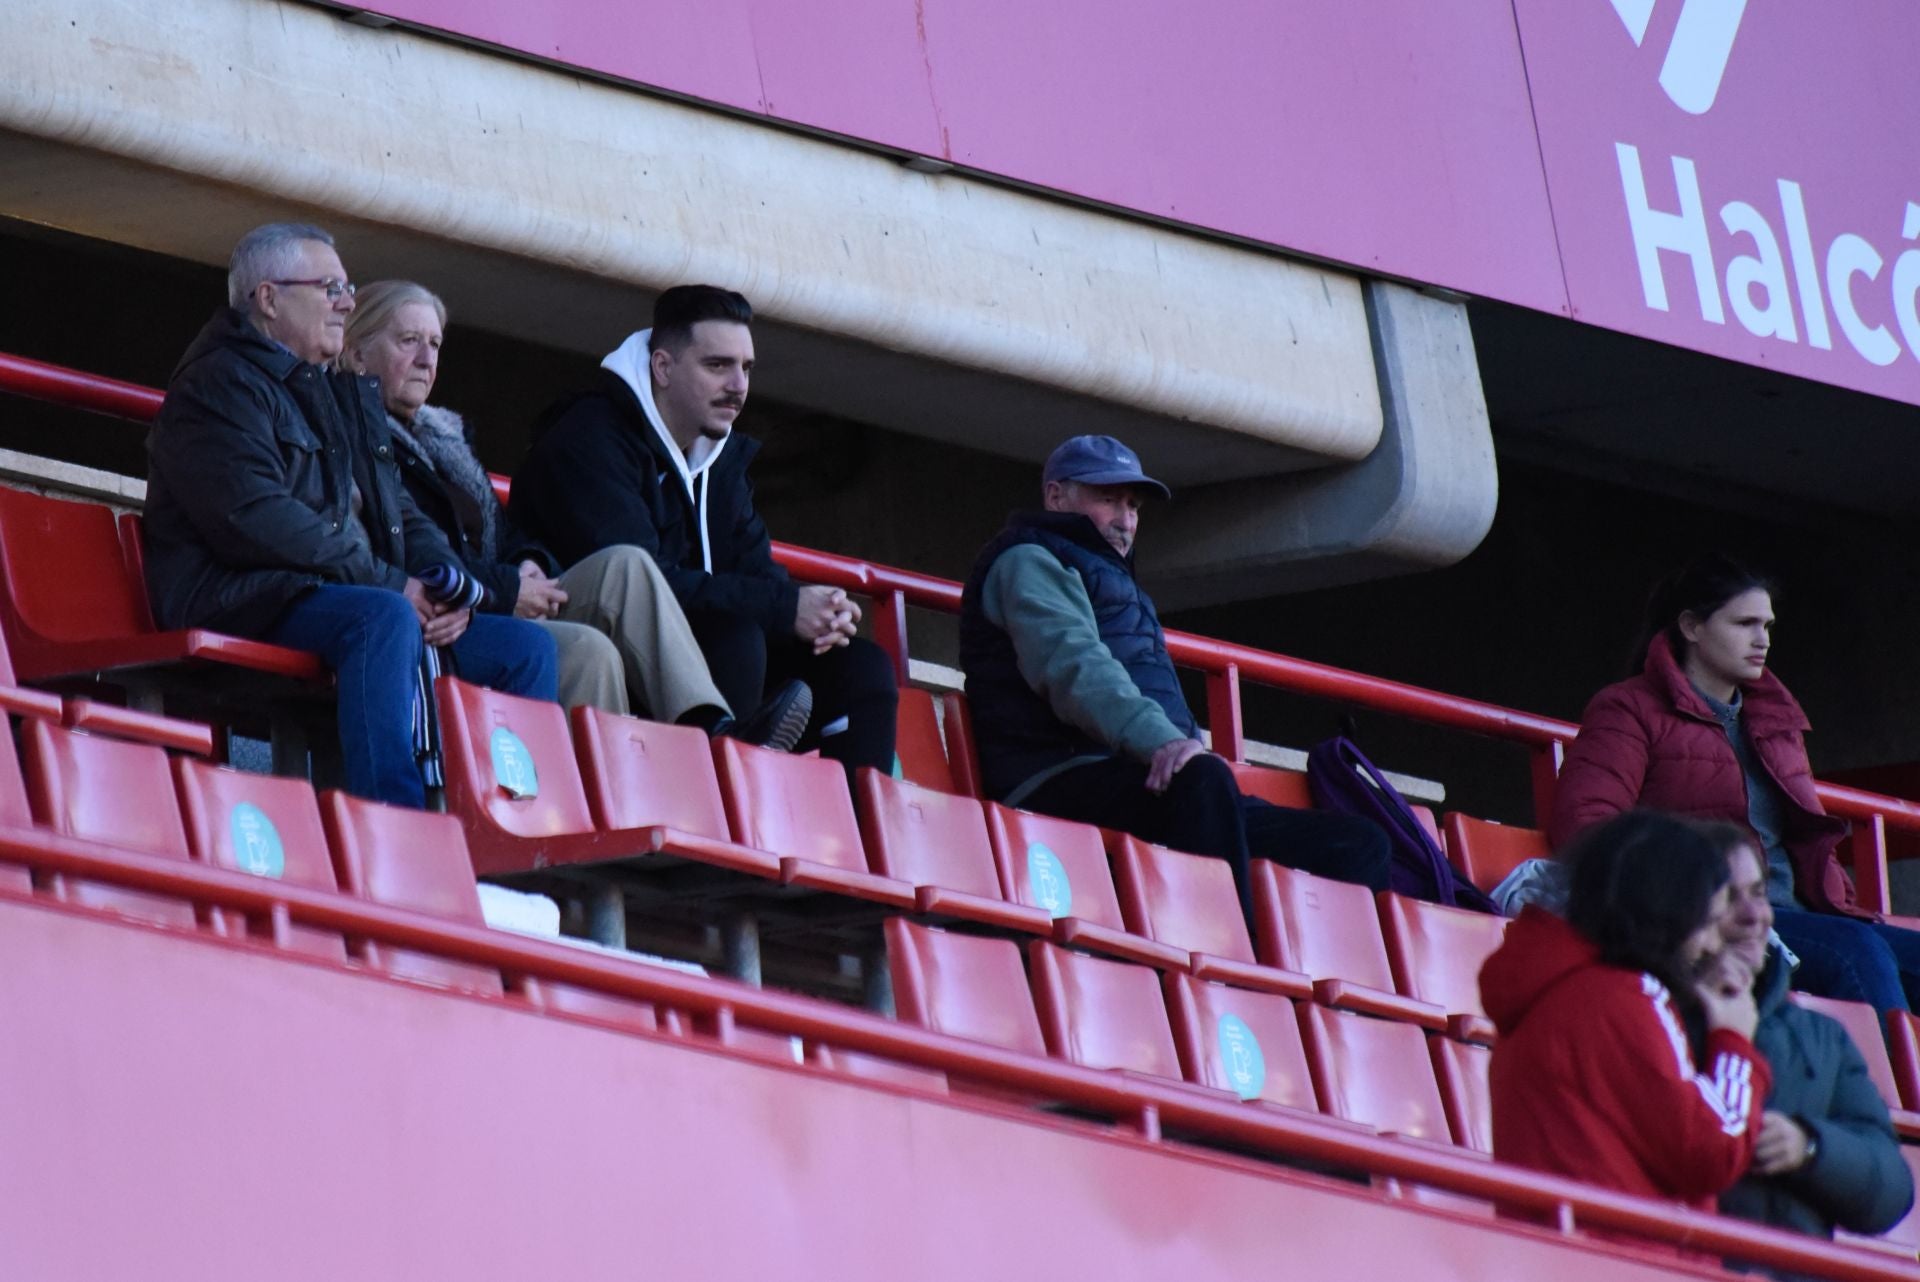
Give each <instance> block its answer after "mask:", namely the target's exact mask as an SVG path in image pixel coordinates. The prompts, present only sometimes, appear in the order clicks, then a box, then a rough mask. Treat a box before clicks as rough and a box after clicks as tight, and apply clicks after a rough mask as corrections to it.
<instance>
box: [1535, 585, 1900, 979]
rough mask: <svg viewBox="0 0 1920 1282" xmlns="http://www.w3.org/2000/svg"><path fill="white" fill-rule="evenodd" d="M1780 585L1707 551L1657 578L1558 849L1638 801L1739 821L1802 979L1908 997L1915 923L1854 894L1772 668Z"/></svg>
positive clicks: (1559, 829) (1585, 746)
mask: <svg viewBox="0 0 1920 1282" xmlns="http://www.w3.org/2000/svg"><path fill="white" fill-rule="evenodd" d="M1773 620H1774V614H1773V597H1772V586H1771V584H1769V583H1768V582H1767V580H1766V579H1765V578H1763V577H1762V576H1760V575H1758V574H1756V573H1754V572H1753V571H1752V570H1750V569H1748V568H1747V567H1745V566H1743V565H1740V564H1739V563H1738V562H1736V561H1733V560H1732V559H1731V558H1728V557H1725V556H1721V555H1712V556H1706V557H1702V558H1701V559H1699V560H1697V561H1695V562H1694V563H1692V564H1690V565H1688V566H1687V567H1685V568H1684V569H1682V570H1681V571H1679V572H1678V573H1677V574H1675V575H1673V576H1672V577H1671V578H1669V579H1667V580H1666V581H1665V582H1663V583H1662V584H1661V585H1660V586H1659V587H1658V588H1656V589H1655V591H1654V593H1653V595H1652V598H1651V600H1650V602H1649V604H1648V613H1647V624H1648V628H1647V637H1648V639H1647V641H1646V643H1645V645H1644V646H1643V647H1642V650H1641V655H1642V659H1641V662H1640V663H1638V664H1637V665H1636V666H1637V667H1639V669H1640V671H1639V673H1638V675H1636V676H1634V677H1631V678H1629V679H1628V680H1626V681H1622V682H1619V683H1617V684H1615V685H1611V686H1608V687H1607V688H1606V689H1604V690H1602V691H1601V692H1600V693H1599V694H1597V695H1595V696H1594V697H1593V701H1592V702H1591V703H1589V704H1588V705H1587V710H1586V713H1585V715H1584V716H1583V717H1582V718H1581V724H1580V734H1579V737H1578V738H1576V739H1575V740H1574V742H1573V745H1572V747H1570V748H1569V749H1568V750H1567V760H1566V764H1565V765H1564V766H1563V767H1562V769H1561V771H1560V779H1559V783H1558V785H1557V786H1556V788H1555V792H1554V802H1553V816H1552V821H1551V823H1550V825H1549V833H1548V835H1549V836H1550V838H1551V839H1552V841H1553V844H1554V846H1555V847H1556V848H1558V847H1559V846H1561V845H1563V844H1564V843H1565V842H1567V841H1568V840H1570V839H1571V838H1572V837H1573V836H1574V835H1575V834H1577V833H1579V832H1580V831H1581V830H1583V829H1585V828H1587V827H1589V826H1591V825H1592V824H1594V823H1597V822H1599V821H1600V820H1602V819H1605V818H1607V817H1608V816H1610V815H1614V814H1618V813H1619V812H1620V811H1623V810H1626V809H1628V808H1629V807H1632V806H1646V807H1649V808H1652V809H1655V810H1665V811H1670V812H1672V813H1675V814H1681V815H1686V816H1689V817H1691V818H1696V819H1713V820H1723V821H1726V822H1731V823H1735V824H1739V825H1741V826H1742V827H1745V828H1747V829H1748V830H1749V831H1751V832H1752V833H1753V835H1754V839H1755V840H1756V842H1757V843H1758V844H1759V848H1760V850H1761V851H1762V852H1763V853H1764V854H1765V856H1766V861H1767V893H1768V895H1769V896H1770V897H1771V899H1772V903H1773V907H1774V928H1775V929H1776V930H1778V931H1779V932H1780V937H1781V938H1782V939H1783V940H1785V941H1786V945H1787V947H1788V948H1790V949H1792V950H1793V952H1794V953H1795V955H1797V956H1798V957H1799V958H1800V963H1801V964H1800V968H1799V970H1798V971H1797V972H1796V973H1795V975H1794V983H1795V985H1796V986H1797V987H1799V988H1802V989H1804V990H1806V991H1808V992H1812V993H1818V994H1820V995H1822V996H1826V997H1838V998H1842V999H1845V1000H1847V1001H1864V1002H1870V1003H1872V1005H1873V1006H1875V1007H1876V1008H1878V1009H1880V1010H1883V1011H1885V1010H1904V1009H1907V1006H1908V1001H1909V997H1910V994H1912V993H1914V992H1920V987H1916V986H1917V985H1920V932H1915V931H1910V930H1902V929H1900V928H1899V927H1897V926H1890V925H1886V924H1884V923H1882V922H1879V921H1877V920H1876V919H1875V917H1874V915H1873V914H1872V913H1870V912H1867V911H1865V910H1864V909H1862V908H1860V907H1859V906H1858V905H1857V904H1856V903H1855V902H1854V896H1853V884H1852V883H1851V882H1850V881H1849V880H1848V879H1847V876H1846V874H1845V872H1843V871H1842V870H1841V868H1840V863H1839V860H1837V859H1836V858H1835V857H1834V848H1835V847H1836V846H1837V845H1838V844H1839V842H1840V839H1841V837H1842V836H1844V835H1845V833H1846V828H1847V826H1846V824H1845V823H1844V822H1843V821H1841V820H1839V819H1836V818H1834V817H1833V816H1831V815H1828V814H1826V813H1825V812H1824V811H1823V810H1822V809H1821V806H1820V799H1819V797H1818V795H1817V794H1816V793H1815V791H1814V782H1813V767H1812V766H1811V764H1809V762H1808V760H1807V748H1806V739H1805V736H1806V732H1807V730H1808V728H1809V726H1808V722H1807V716H1806V713H1804V712H1802V711H1801V710H1800V705H1799V703H1798V702H1796V701H1795V699H1794V697H1793V696H1792V695H1791V694H1789V693H1788V692H1787V688H1786V686H1784V685H1783V684H1781V682H1780V679H1779V678H1778V677H1777V676H1775V675H1774V674H1773V673H1772V672H1771V671H1769V670H1768V668H1767V658H1768V655H1769V653H1770V650H1771V647H1772V631H1773Z"/></svg>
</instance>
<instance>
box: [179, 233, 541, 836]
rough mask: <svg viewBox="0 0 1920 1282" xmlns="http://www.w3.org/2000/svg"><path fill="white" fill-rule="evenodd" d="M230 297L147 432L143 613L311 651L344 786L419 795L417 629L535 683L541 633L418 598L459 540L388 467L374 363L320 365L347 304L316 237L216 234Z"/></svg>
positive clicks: (458, 655) (332, 260)
mask: <svg viewBox="0 0 1920 1282" xmlns="http://www.w3.org/2000/svg"><path fill="white" fill-rule="evenodd" d="M227 296H228V302H229V304H230V305H229V306H227V307H225V308H222V309H221V310H220V311H218V312H216V313H215V314H214V317H213V319H212V320H210V321H208V322H207V325H206V327H205V328H204V329H202V330H201V331H200V335H199V337H197V338H195V339H194V341H193V343H192V345H191V346H189V347H188V348H187V352H186V355H184V356H183V357H181V359H180V364H179V366H178V367H177V368H176V369H175V370H174V372H173V376H172V378H171V379H170V380H169V382H168V385H167V395H166V400H165V401H164V402H163V403H162V405H161V407H160V415H159V417H158V419H157V420H155V423H154V426H153V430H152V431H151V432H150V433H149V435H148V437H147V509H146V523H145V540H146V567H147V590H148V593H149V595H150V596H151V597H152V600H153V611H154V616H155V618H156V620H157V621H158V622H159V624H160V626H161V627H163V628H211V629H214V630H217V631H221V632H229V633H234V634H237V635H239V636H245V637H255V638H258V639H260V640H264V641H271V642H274V643H276V644H280V645H285V646H291V647H293V648H295V649H300V650H307V651H311V652H313V653H315V654H317V655H319V656H320V658H321V659H322V660H323V661H324V662H325V663H326V664H327V666H328V667H330V668H332V669H333V670H334V674H335V677H336V678H337V681H338V688H339V723H340V746H341V753H342V757H343V762H344V765H345V770H346V782H347V788H348V790H349V791H350V792H353V793H355V794H356V795H358V796H362V797H367V798H371V799H373V800H377V801H386V802H391V803H394V804H398V805H410V806H416V807H417V806H420V805H422V804H423V802H424V799H425V787H424V784H423V782H422V779H421V776H420V771H419V768H418V765H417V763H416V761H415V757H414V749H413V715H414V697H415V687H416V678H417V674H418V672H419V668H420V659H421V654H422V650H421V647H422V646H423V645H436V646H445V647H447V649H448V651H449V652H450V653H451V655H452V657H453V661H454V663H455V665H456V666H457V668H458V670H459V671H460V673H461V674H462V675H463V676H465V677H467V678H469V679H471V680H474V681H477V682H480V683H482V684H486V685H490V686H495V687H498V688H499V689H502V690H507V691H510V692H512V693H515V694H523V695H528V696H531V697H534V698H543V699H551V698H553V696H554V690H555V686H554V669H555V662H554V649H553V642H552V640H551V639H550V638H548V637H547V636H546V635H545V634H544V633H542V632H541V631H540V630H539V629H538V628H536V627H534V626H533V625H532V624H529V623H525V622H522V621H520V620H518V619H507V618H498V617H479V618H476V617H475V616H474V615H473V612H472V610H471V609H470V608H468V606H469V605H470V602H463V601H460V600H455V601H451V602H436V601H434V600H431V599H429V597H428V594H427V591H426V588H425V586H424V585H423V583H422V581H421V578H420V576H421V575H422V574H423V573H428V572H432V571H436V570H445V569H447V568H449V567H451V568H455V569H457V567H458V565H459V562H458V559H457V558H456V557H455V556H454V553H453V550H452V548H450V547H449V546H448V545H447V541H446V539H445V538H444V537H443V536H442V535H441V533H440V531H439V530H438V529H436V528H435V526H434V525H433V523H432V522H431V521H429V520H427V519H426V518H425V517H424V516H422V515H421V514H420V512H419V510H418V509H417V508H416V507H415V506H414V504H413V502H412V500H411V499H410V498H409V497H408V495H407V492H406V488H405V487H404V486H403V485H402V484H401V481H400V472H399V468H398V467H397V466H396V464H395V462H394V457H393V448H392V446H391V444H390V443H389V442H388V433H387V429H386V415H385V412H384V410H383V408H382V406H381V404H380V396H379V388H378V386H377V385H376V383H375V381H374V380H373V379H371V378H358V377H355V376H353V375H351V374H345V373H335V372H330V371H329V370H328V369H327V363H328V362H329V361H331V360H332V359H333V358H334V357H335V356H337V355H338V354H339V352H340V347H341V343H342V341H343V334H344V332H345V327H346V320H347V317H348V315H349V314H350V313H351V312H352V311H353V306H354V290H353V285H352V284H351V283H350V282H349V281H348V280H347V276H346V271H345V269H344V268H343V267H342V266H341V265H340V259H339V256H338V255H337V254H336V253H335V252H334V249H333V239H332V237H331V236H329V235H328V234H327V233H326V232H325V231H323V230H321V229H320V228H318V227H312V226H308V225H305V224H289V223H274V224H269V225H267V226H264V227H258V228H255V229H254V230H253V231H251V232H249V233H247V235H246V236H244V237H242V238H241V240H240V243H239V245H238V246H236V247H235V249H234V251H233V261H232V264H231V266H230V269H229V271H228V276H227ZM436 577H438V576H436ZM464 578H465V576H464V575H456V576H453V577H452V578H451V579H450V580H449V581H452V582H455V583H457V582H458V581H459V580H461V579H464Z"/></svg>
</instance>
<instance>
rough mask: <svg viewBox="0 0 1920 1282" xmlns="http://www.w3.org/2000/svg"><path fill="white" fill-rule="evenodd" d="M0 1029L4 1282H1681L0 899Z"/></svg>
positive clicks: (1282, 1182) (1362, 1197) (1354, 1193)
mask: <svg viewBox="0 0 1920 1282" xmlns="http://www.w3.org/2000/svg"><path fill="white" fill-rule="evenodd" d="M0 1009H4V1010H6V1011H7V1012H8V1019H7V1022H8V1028H7V1032H6V1036H5V1037H4V1038H0V1082H4V1083H6V1089H5V1090H0V1272H3V1273H4V1276H6V1277H9V1278H21V1279H28V1278H31V1279H34V1280H35V1282H64V1280H67V1279H72V1280H73V1282H80V1280H82V1279H84V1280H86V1282H97V1280H98V1279H102V1278H114V1277H152V1278H188V1277H191V1278H195V1279H223V1278H234V1279H240V1278H246V1279H258V1278H262V1277H271V1278H275V1279H277V1280H279V1282H302V1280H304V1279H314V1280H315V1282H322V1280H324V1282H340V1280H341V1279H363V1278H364V1279H373V1278H422V1279H427V1278H460V1279H463V1282H490V1280H492V1279H499V1280H501V1282H508V1280H511V1282H527V1279H534V1278H556V1279H558V1278H564V1279H567V1280H568V1282H591V1280H593V1279H600V1278H606V1279H613V1278H620V1279H631V1278H634V1277H658V1278H687V1279H695V1278H714V1279H720V1278H750V1277H783V1278H834V1279H863V1278H873V1279H879V1278H900V1277H911V1278H915V1279H927V1280H930V1282H931V1280H935V1279H946V1278H951V1279H956V1280H964V1282H980V1280H981V1279H985V1278H1012V1277H1056V1278H1094V1277H1099V1278H1105V1279H1116V1280H1117V1279H1128V1278H1140V1279H1149V1278H1151V1279H1159V1280H1164V1279H1169V1278H1201V1277H1248V1278H1251V1277H1262V1278H1276V1277H1277V1278H1303V1279H1304V1278H1311V1279H1327V1278H1372V1277H1379V1278H1385V1277H1408V1278H1411V1277H1419V1278H1422V1279H1452V1278H1459V1279H1482V1278H1486V1277H1553V1278H1561V1279H1567V1280H1568V1282H1579V1280H1580V1279H1586V1278H1609V1279H1613V1278H1619V1279H1639V1278H1649V1279H1650V1278H1656V1277H1665V1276H1686V1274H1684V1273H1682V1272H1681V1271H1679V1270H1675V1269H1673V1268H1670V1267H1667V1266H1663V1265H1661V1264H1659V1263H1658V1262H1645V1261H1643V1260H1642V1259H1636V1258H1630V1257H1628V1256H1625V1255H1604V1254H1595V1253H1593V1252H1591V1251H1588V1250H1578V1249H1574V1248H1571V1247H1569V1246H1567V1245H1564V1244H1562V1243H1560V1242H1556V1241H1554V1240H1553V1239H1551V1238H1550V1237H1549V1236H1547V1235H1545V1234H1543V1233H1538V1232H1534V1231H1530V1230H1524V1229H1517V1228H1508V1227H1504V1226H1495V1225H1492V1224H1489V1223H1487V1222H1485V1221H1475V1220H1460V1219H1455V1218H1452V1217H1450V1216H1447V1215H1444V1214H1437V1213H1432V1212H1427V1211H1423V1210H1418V1209H1411V1208H1407V1207H1405V1206H1401V1205H1396V1204H1394V1203H1391V1202H1388V1201H1385V1200H1383V1199H1381V1198H1379V1197H1377V1196H1375V1195H1372V1194H1369V1193H1367V1192H1365V1191H1363V1190H1361V1189H1359V1188H1357V1187H1356V1186H1340V1185H1336V1184H1334V1183H1332V1182H1330V1181H1326V1180H1320V1179H1314V1178H1311V1177H1303V1176H1296V1175H1291V1174H1287V1173H1284V1172H1280V1171H1278V1170H1276V1169H1273V1168H1255V1167H1254V1166H1252V1165H1251V1164H1246V1163H1242V1162H1240V1161H1238V1160H1235V1159H1226V1158H1218V1157H1211V1156H1207V1155H1203V1154H1198V1153H1194V1152H1192V1151H1187V1150H1181V1149H1178V1148H1176V1147H1173V1146H1153V1145H1148V1144H1146V1143H1144V1142H1142V1141H1139V1140H1131V1139H1127V1138H1123V1137H1120V1136H1116V1135H1106V1136H1101V1135H1097V1134H1095V1133H1094V1131H1093V1130H1092V1128H1090V1127H1086V1126H1080V1125H1076V1124H1072V1123H1064V1122H1056V1121H1051V1120H1047V1119H1044V1118H1041V1117H1038V1116H1036V1115H1033V1114H1022V1115H1019V1116H1014V1115H1011V1114H1009V1113H1007V1112H1005V1111H1000V1110H995V1109H992V1108H972V1107H966V1106H963V1105H959V1104H951V1103H939V1102H935V1101H932V1100H927V1099H921V1098H915V1097H910V1096H904V1095H898V1094H893V1093H890V1092H886V1091H883V1090H878V1089H874V1088H871V1087H866V1086H861V1085H855V1084H851V1083H847V1082H844V1081H838V1080H833V1079H831V1078H828V1077H826V1076H823V1075H821V1074H819V1073H816V1072H812V1071H808V1070H801V1069H791V1070H789V1069H783V1068H779V1067H774V1066H768V1065H762V1064H759V1063H754V1062H750V1061H746V1060H742V1059H737V1058H734V1057H732V1056H729V1055H725V1054H722V1053H718V1052H713V1051H705V1050H700V1049H694V1048H690V1047H687V1046H684V1045H681V1044H676V1043H674V1042H671V1041H668V1040H654V1039H648V1038H644V1037H635V1036H629V1035H624V1034H619V1033H613V1032H607V1031H603V1030H600V1029H597V1028H592V1027H588V1026H584V1025H575V1024H570V1023H566V1022H563V1021H559V1020H555V1019H551V1018H546V1017H542V1016H539V1015H535V1014H531V1013H527V1012H524V1011H519V1010H514V1009H511V1008H509V1007H508V1006H506V1005H505V1004H502V1003H491V1002H484V1001H475V1000H470V999H466V998H459V997H449V996H445V995H441V994H438V993H434V992H431V991H428V990H425V989H421V988H417V987H411V986H407V985H403V984H398V983H393V982H389V981H386V980H383V979H377V978H372V977H367V976H361V975H353V974H346V973H342V972H340V971H338V970H336V969H334V968H331V967H327V966H319V965H310V964H304V963H301V962H297V961H289V960H284V959H280V958H275V957H270V956H265V955H262V954H260V953H258V952H254V951H250V950H242V949H235V948H232V947H230V946H226V945H222V944H218V943H211V942H199V941H194V940H188V939H183V938H180V937H178V936H173V935H169V934H166V933H163V932H159V931H153V930H147V929H143V928H139V927H132V926H122V925H118V924H114V923H108V922H103V921H99V920H95V919H91V918H88V917H85V916H82V915H79V914H73V913H68V912H64V911H61V910H58V909H49V908H40V907H31V906H25V905H22V904H19V903H17V902H13V901H7V900H4V899H0Z"/></svg>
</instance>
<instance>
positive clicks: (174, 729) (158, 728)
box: [0, 629, 213, 757]
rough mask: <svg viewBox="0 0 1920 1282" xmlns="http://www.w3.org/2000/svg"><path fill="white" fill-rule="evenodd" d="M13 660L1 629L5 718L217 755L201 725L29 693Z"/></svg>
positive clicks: (0, 700) (0, 703)
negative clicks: (44, 722)
mask: <svg viewBox="0 0 1920 1282" xmlns="http://www.w3.org/2000/svg"><path fill="white" fill-rule="evenodd" d="M16 680H17V678H16V677H15V675H14V671H13V658H12V655H11V654H10V653H9V652H8V650H7V643H6V633H5V630H4V629H0V712H10V713H13V714H14V715H16V716H22V717H41V718H44V719H46V720H49V721H58V722H59V723H60V724H62V725H64V726H66V727H67V728H68V729H70V730H86V731H90V732H92V733H96V734H108V735H112V736H114V737H115V738H118V739H133V740H137V741H139V742H141V743H153V744H158V745H159V746H160V747H162V748H174V749H178V750H179V751H181V752H192V753H196V754H198V755H200V756H203V757H204V756H207V755H209V754H211V753H212V751H213V729H212V727H211V726H207V725H204V724H202V723H200V722H197V721H181V720H178V719H176V718H173V717H162V716H156V715H155V714H153V713H150V712H140V711H138V710H136V709H133V708H123V707H120V706H119V705H117V704H111V703H101V702H100V701H98V700H95V699H84V698H76V699H65V700H63V699H61V698H60V696H59V695H56V694H53V693H51V692H49V691H46V690H29V689H27V688H26V687H25V686H21V685H18V684H16Z"/></svg>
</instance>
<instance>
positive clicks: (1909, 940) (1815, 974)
mask: <svg viewBox="0 0 1920 1282" xmlns="http://www.w3.org/2000/svg"><path fill="white" fill-rule="evenodd" d="M1773 928H1774V929H1775V930H1777V931H1779V932H1780V938H1781V939H1783V940H1785V941H1786V945H1787V947H1788V948H1791V949H1792V950H1793V951H1794V953H1795V954H1797V955H1798V956H1799V958H1800V968H1799V969H1798V970H1796V971H1794V972H1793V986H1794V987H1795V988H1798V989H1800V990H1801V991H1802V992H1807V993H1812V994H1814V995H1815V996H1817V997H1838V998H1841V999H1843V1000H1845V1001H1850V1002H1867V1003H1868V1004H1870V1005H1871V1006H1873V1008H1874V1009H1875V1010H1878V1011H1881V1012H1883V1013H1884V1012H1886V1011H1890V1010H1908V1009H1911V1006H1910V1002H1911V1000H1912V999H1911V998H1909V996H1908V994H1910V993H1915V994H1920V931H1912V930H1902V929H1901V928H1900V927H1898V926H1883V925H1881V924H1880V923H1879V922H1873V921H1862V920H1860V919H1858V918H1855V917H1841V916H1838V915H1837V914H1833V913H1810V912H1805V911H1801V910H1798V909H1789V908H1781V909H1776V910H1775V911H1774V914H1773Z"/></svg>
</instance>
